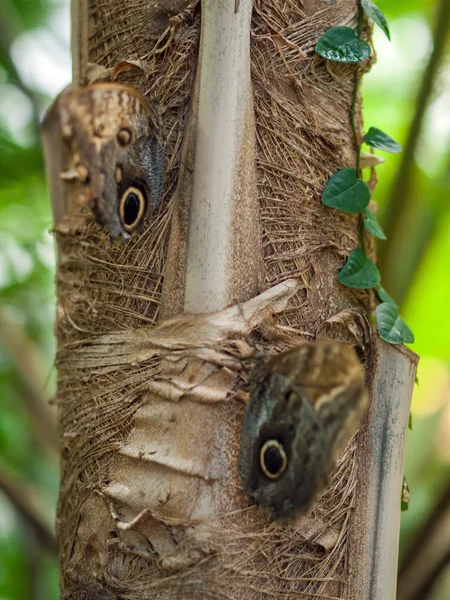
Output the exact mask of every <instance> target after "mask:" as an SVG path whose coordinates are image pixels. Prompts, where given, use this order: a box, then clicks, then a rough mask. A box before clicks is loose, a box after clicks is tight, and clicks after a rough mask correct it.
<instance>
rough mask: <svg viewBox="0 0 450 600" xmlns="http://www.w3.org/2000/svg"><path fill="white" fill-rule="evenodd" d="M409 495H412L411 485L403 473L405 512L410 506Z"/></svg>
mask: <svg viewBox="0 0 450 600" xmlns="http://www.w3.org/2000/svg"><path fill="white" fill-rule="evenodd" d="M409 497H410V491H409V485H408V482H407V481H406V477H405V476H404V475H403V484H402V512H405V510H408V508H409Z"/></svg>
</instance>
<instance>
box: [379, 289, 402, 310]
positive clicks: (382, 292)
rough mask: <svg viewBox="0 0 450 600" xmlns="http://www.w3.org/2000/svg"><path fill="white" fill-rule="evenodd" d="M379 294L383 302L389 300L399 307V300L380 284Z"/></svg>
mask: <svg viewBox="0 0 450 600" xmlns="http://www.w3.org/2000/svg"><path fill="white" fill-rule="evenodd" d="M377 296H378V298H379V299H380V300H381V302H389V304H392V305H393V306H395V308H398V304H397V302H396V301H395V300H394V298H393V297H392V296H389V294H388V293H387V291H386V290H385V289H384V287H383V286H382V285H379V286H378V287H377Z"/></svg>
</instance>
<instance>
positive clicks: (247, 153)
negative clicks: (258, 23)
mask: <svg viewBox="0 0 450 600" xmlns="http://www.w3.org/2000/svg"><path fill="white" fill-rule="evenodd" d="M251 10H252V2H251V0H242V2H240V4H239V9H238V11H237V12H235V6H234V4H233V2H229V1H228V0H225V1H224V0H219V1H207V2H203V3H202V33H201V47H200V55H199V67H198V68H199V75H198V77H199V103H198V113H197V139H196V160H195V167H194V187H193V195H192V204H191V219H190V230H189V242H188V255H187V274H186V296H185V309H186V310H187V311H188V312H209V311H212V310H217V309H220V308H223V307H225V306H226V305H227V304H229V303H230V300H232V299H234V300H244V299H247V298H248V297H249V292H250V294H251V293H252V291H253V293H254V291H255V289H256V283H257V278H258V266H259V263H258V253H257V252H256V253H255V248H257V247H258V246H259V232H258V205H257V202H256V178H255V138H254V127H255V126H254V113H253V97H252V88H251V82H250V17H251ZM244 220H245V222H246V228H245V233H246V239H239V238H240V235H239V233H240V223H242V222H244ZM237 246H239V247H237ZM243 261H246V269H245V270H246V274H247V277H246V281H245V282H243V281H242V276H241V277H239V275H238V278H239V280H240V281H239V280H238V281H236V275H237V273H239V271H242V263H243ZM236 263H238V264H236Z"/></svg>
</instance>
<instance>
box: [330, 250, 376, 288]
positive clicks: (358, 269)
mask: <svg viewBox="0 0 450 600" xmlns="http://www.w3.org/2000/svg"><path fill="white" fill-rule="evenodd" d="M380 280H381V276H380V272H379V270H378V269H377V267H376V265H375V264H374V263H373V262H372V261H371V260H370V258H367V256H366V255H365V253H364V250H362V249H361V248H356V250H352V252H351V253H350V256H349V257H348V259H347V262H346V263H345V266H344V267H343V268H342V269H341V270H340V271H339V275H338V281H339V282H340V283H342V284H344V285H346V286H347V287H351V288H360V289H365V290H366V289H369V288H373V287H375V286H377V285H378V284H379V283H380Z"/></svg>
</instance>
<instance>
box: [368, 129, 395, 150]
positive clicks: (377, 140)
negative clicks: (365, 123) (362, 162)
mask: <svg viewBox="0 0 450 600" xmlns="http://www.w3.org/2000/svg"><path fill="white" fill-rule="evenodd" d="M364 142H365V143H366V144H368V145H369V146H372V147H373V148H378V149H379V150H384V151H385V152H390V153H391V154H398V153H399V152H401V151H402V150H403V148H402V147H401V146H400V144H399V143H398V142H396V141H395V140H394V139H393V138H391V136H390V135H388V134H387V133H384V131H381V129H378V128H377V127H371V128H370V129H369V131H368V132H367V133H366V135H365V136H364Z"/></svg>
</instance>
